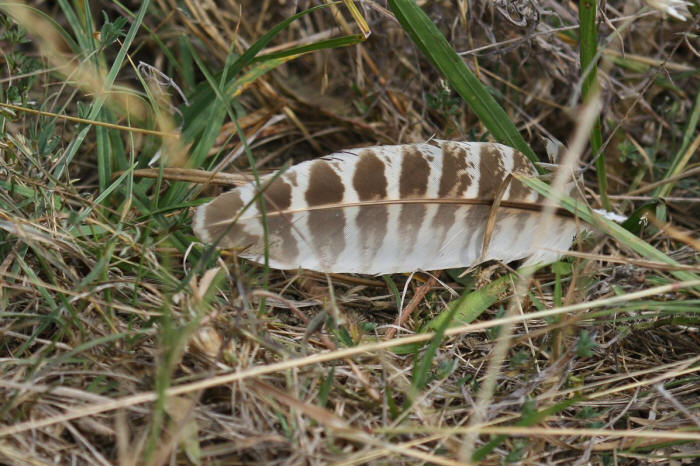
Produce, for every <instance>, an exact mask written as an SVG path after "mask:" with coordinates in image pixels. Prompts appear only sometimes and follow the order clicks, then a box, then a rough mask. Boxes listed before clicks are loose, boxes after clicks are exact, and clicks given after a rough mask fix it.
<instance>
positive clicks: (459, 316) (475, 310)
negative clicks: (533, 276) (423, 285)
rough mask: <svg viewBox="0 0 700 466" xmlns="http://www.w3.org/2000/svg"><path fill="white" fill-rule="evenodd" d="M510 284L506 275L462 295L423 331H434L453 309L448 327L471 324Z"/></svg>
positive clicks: (509, 278) (508, 276) (448, 316)
mask: <svg viewBox="0 0 700 466" xmlns="http://www.w3.org/2000/svg"><path fill="white" fill-rule="evenodd" d="M510 282H511V276H510V274H508V275H504V276H502V277H500V278H498V279H496V280H494V281H492V282H491V283H489V284H487V285H486V286H484V287H482V288H480V289H478V290H475V291H472V292H471V293H464V294H463V295H462V296H460V297H459V298H458V299H456V300H454V301H452V302H450V304H449V305H448V307H447V310H446V311H444V312H442V313H440V314H439V315H438V316H437V317H435V318H434V319H433V320H431V321H430V322H428V324H427V326H426V328H425V329H424V330H425V331H434V330H436V329H438V328H439V327H440V326H441V325H442V324H443V323H444V321H445V320H447V319H448V318H450V314H451V311H452V310H453V308H454V310H455V311H456V312H455V314H454V317H453V318H452V323H451V325H450V326H457V325H465V324H469V323H471V322H473V321H474V319H476V318H477V317H479V316H480V315H481V314H482V313H483V312H484V311H485V310H486V309H488V308H489V307H491V306H492V305H493V304H494V303H495V302H496V301H498V298H499V297H500V296H501V295H502V294H503V293H504V292H505V291H506V290H507V289H508V285H509V284H510Z"/></svg>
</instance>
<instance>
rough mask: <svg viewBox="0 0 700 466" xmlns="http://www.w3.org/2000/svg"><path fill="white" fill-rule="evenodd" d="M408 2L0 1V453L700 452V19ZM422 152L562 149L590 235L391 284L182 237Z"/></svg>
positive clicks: (612, 459)
mask: <svg viewBox="0 0 700 466" xmlns="http://www.w3.org/2000/svg"><path fill="white" fill-rule="evenodd" d="M417 3H418V4H419V5H420V6H418V5H416V3H415V2H414V1H413V0H389V1H388V2H361V3H360V2H357V3H355V2H352V1H351V0H344V1H343V2H337V3H331V2H328V3H326V2H315V1H308V0H302V1H289V2H268V1H263V2H260V1H251V0H243V1H239V2H218V3H215V2H178V1H175V0H156V1H145V2H127V3H126V4H125V3H123V2H116V1H114V2H113V1H107V0H102V1H99V2H68V1H65V0H61V1H59V2H55V3H54V2H38V1H37V2H35V1H28V2H25V3H5V4H2V5H0V50H2V54H0V64H1V65H2V67H1V70H2V71H0V317H1V318H2V319H1V321H2V326H1V327H0V337H1V339H2V340H1V341H2V350H1V351H0V371H1V372H0V397H2V399H4V400H5V401H4V403H3V404H2V408H1V410H0V461H1V462H3V463H8V464H48V463H69V462H70V463H79V464H115V463H117V464H163V463H168V462H179V463H193V464H214V463H224V464H229V463H235V462H241V463H242V462H270V463H273V462H274V463H278V464H306V463H314V464H315V463H327V462H340V463H342V464H360V463H374V462H377V463H384V462H390V463H413V462H430V463H435V464H455V463H457V462H468V461H475V462H478V461H483V462H485V463H487V464H492V463H500V462H531V463H553V462H560V463H565V464H573V463H575V462H576V461H578V462H581V463H588V462H590V463H593V464H636V463H641V462H646V461H648V462H652V461H662V462H670V461H675V462H677V463H678V464H683V463H687V464H690V463H692V462H694V461H697V458H698V456H700V450H698V445H700V414H698V413H699V412H700V409H699V408H700V389H699V388H698V387H700V384H699V383H698V381H699V380H700V378H699V376H698V371H700V357H698V348H699V347H700V341H699V340H698V336H697V335H698V332H697V329H698V326H699V325H700V316H699V315H698V312H699V311H700V267H699V266H698V251H699V250H700V243H699V242H698V240H697V237H698V228H699V227H700V223H699V221H698V219H700V215H698V214H699V213H700V210H699V209H698V207H697V206H698V199H700V195H699V192H700V183H699V182H698V180H699V179H700V178H699V177H698V176H697V174H698V170H700V167H698V160H697V153H698V147H699V145H700V133H699V132H698V120H699V119H700V93H698V88H699V81H700V69H699V68H698V66H697V63H698V50H700V47H699V46H698V43H697V32H698V31H697V28H698V19H697V18H698V5H697V3H696V2H695V3H693V2H689V4H688V5H685V4H684V5H682V8H681V7H680V6H679V2H675V3H674V2H669V3H673V5H667V4H665V2H660V1H658V2H645V3H642V2H623V1H607V2H580V5H579V7H580V8H577V4H576V3H575V2H567V3H561V2H555V1H550V0H531V1H527V2H525V1H513V2H502V1H496V2H490V1H485V0H471V1H470V0H458V1H456V2H442V1H440V2H417ZM680 3H684V2H680ZM647 4H648V5H647ZM668 8H672V9H673V13H675V14H673V13H671V12H670V11H669V10H668ZM664 11H665V12H666V13H669V14H670V15H671V16H664ZM686 13H687V14H686ZM678 16H680V17H681V18H678ZM682 18H686V19H687V20H686V21H682V20H681V19H682ZM370 32H371V34H370ZM434 136H435V137H439V138H451V139H457V140H470V141H481V140H492V141H500V142H504V143H508V144H510V145H512V146H514V147H517V148H518V149H520V150H521V151H522V152H523V153H525V154H527V155H528V156H529V157H531V158H533V159H539V160H542V161H545V159H546V155H545V154H546V146H547V140H559V141H562V142H563V143H564V144H565V145H567V146H568V147H569V149H570V150H562V151H561V152H562V154H560V162H562V163H564V162H566V161H567V160H569V161H573V163H575V164H576V165H577V166H578V167H579V168H581V170H582V175H583V184H582V185H581V189H580V198H581V199H582V200H584V201H585V202H578V203H576V202H575V201H574V200H573V199H570V198H567V199H559V202H560V205H561V206H562V208H564V209H567V210H569V211H571V212H572V213H574V214H575V215H577V216H578V217H579V218H580V219H581V221H582V222H586V223H588V224H591V225H595V227H596V228H593V229H591V231H590V232H588V233H586V234H583V235H580V236H579V237H578V238H577V242H576V245H575V247H574V248H572V251H570V252H569V253H568V254H567V255H566V256H565V257H563V258H562V259H561V260H560V261H559V262H557V263H555V264H552V265H551V266H547V267H544V268H540V269H539V270H537V271H535V272H532V271H523V270H519V271H517V272H515V271H513V270H512V269H510V268H509V267H508V266H507V265H506V264H493V263H492V264H487V265H486V266H482V267H480V268H478V269H476V270H469V271H466V272H467V273H466V274H464V273H463V272H465V271H461V270H457V271H455V270H450V271H437V272H433V273H426V272H418V273H416V274H414V275H411V276H404V275H391V276H384V277H368V276H345V275H338V276H335V275H334V276H327V275H320V274H315V273H311V272H305V271H286V272H283V271H276V270H270V269H266V268H265V267H261V266H259V265H256V264H253V263H250V262H246V261H244V260H241V259H238V258H236V257H235V255H234V254H232V253H231V252H229V251H217V250H214V249H212V248H211V247H208V246H207V245H202V244H198V243H196V242H195V239H194V237H193V235H192V231H191V228H190V223H191V211H192V208H193V207H196V206H197V205H200V204H201V203H203V202H206V201H207V200H208V199H210V198H211V197H212V196H214V195H216V194H218V193H220V192H221V191H223V190H224V189H227V188H226V186H227V185H229V186H230V185H231V184H235V183H238V182H240V180H241V179H250V177H253V178H255V177H257V176H259V174H261V173H264V172H270V171H275V170H278V169H280V168H283V167H285V166H288V165H289V164H290V163H296V162H300V161H303V160H307V159H311V158H314V157H317V156H321V155H325V154H327V153H331V152H334V151H337V150H340V149H343V148H348V147H361V146H368V145H376V144H397V143H414V142H422V141H425V140H427V139H429V138H431V137H434ZM545 180H546V178H543V179H531V180H524V182H527V183H529V184H530V185H531V186H532V187H533V189H537V190H538V191H540V192H541V193H542V194H543V195H546V196H549V197H556V196H555V193H553V192H552V190H551V189H550V187H549V185H548V184H547V182H546V181H545ZM601 207H602V208H606V209H608V210H613V211H615V212H617V213H618V214H623V215H624V216H626V217H627V218H628V220H627V221H626V222H624V223H622V224H616V223H614V222H612V221H608V220H605V219H603V218H602V217H600V216H598V215H597V214H595V212H593V211H592V208H601ZM406 310H410V311H411V312H410V316H408V317H407V318H405V319H401V320H400V319H399V317H398V316H399V314H400V311H402V312H401V313H405V311H406ZM397 325H400V326H401V329H400V330H399V331H398V332H397V331H396V328H397ZM391 335H395V336H394V337H393V338H387V337H388V336H391Z"/></svg>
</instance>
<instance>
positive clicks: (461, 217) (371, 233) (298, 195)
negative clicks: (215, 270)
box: [193, 141, 576, 274]
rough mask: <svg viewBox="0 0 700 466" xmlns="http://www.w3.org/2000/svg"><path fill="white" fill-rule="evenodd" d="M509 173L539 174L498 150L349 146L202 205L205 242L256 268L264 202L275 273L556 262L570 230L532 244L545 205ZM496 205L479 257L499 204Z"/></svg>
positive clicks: (487, 146)
mask: <svg viewBox="0 0 700 466" xmlns="http://www.w3.org/2000/svg"><path fill="white" fill-rule="evenodd" d="M511 172H519V173H525V174H530V175H535V174H536V170H535V167H534V166H533V165H532V163H531V162H530V161H529V160H528V159H527V158H526V157H525V156H524V155H522V154H521V153H520V152H518V151H516V150H514V149H512V148H510V147H507V146H504V145H501V144H496V143H476V142H453V141H435V142H434V143H431V144H409V145H399V146H379V147H367V148H361V149H351V150H346V151H343V152H338V153H335V154H332V155H329V156H326V157H323V158H320V159H317V160H312V161H307V162H303V163H300V164H298V165H295V166H293V167H291V168H290V169H289V170H287V171H286V172H285V173H283V174H282V175H280V176H273V175H269V176H266V177H262V178H261V185H262V186H263V192H262V194H261V193H260V191H259V190H258V188H257V186H256V184H255V183H249V184H246V185H244V186H240V187H238V188H236V189H233V190H231V191H229V192H227V193H224V194H222V195H220V196H219V197H217V198H215V199H214V200H213V201H211V202H209V203H208V204H205V205H203V206H201V207H199V208H198V209H197V211H196V213H195V216H194V221H193V230H194V232H195V234H196V235H197V236H198V237H199V238H200V239H201V240H202V241H203V242H205V243H214V242H217V241H218V243H217V245H218V246H219V247H222V248H242V252H241V253H240V254H239V255H240V256H241V257H244V258H247V259H250V260H253V261H256V262H262V261H263V259H262V258H263V254H264V250H265V244H264V241H263V216H262V215H261V210H260V201H259V199H260V197H263V198H264V200H265V211H266V220H267V225H268V247H269V263H270V266H271V267H274V268H278V269H296V268H305V269H310V270H316V271H321V272H330V273H365V274H384V273H395V272H410V271H415V270H419V269H422V270H438V269H446V268H457V267H467V266H471V265H474V264H475V263H477V262H483V261H486V260H490V259H497V260H501V261H503V262H511V261H514V260H519V259H524V258H528V262H529V263H537V262H542V263H546V262H551V261H553V260H556V258H557V257H558V254H557V252H556V251H561V250H566V249H568V248H569V247H570V245H571V242H572V239H573V237H574V234H575V233H576V223H575V222H574V220H573V219H572V218H570V217H562V216H557V217H556V218H555V219H554V221H553V223H552V228H551V229H550V230H549V231H547V232H546V237H545V238H543V239H542V240H541V241H540V243H539V247H538V248H537V249H533V246H532V244H533V238H534V236H535V235H536V234H537V232H538V226H539V223H540V220H541V216H542V214H541V213H540V212H539V211H538V208H537V207H539V205H540V204H538V203H539V202H540V201H541V198H540V197H539V196H538V195H537V194H536V193H534V192H533V191H531V190H530V189H528V188H526V187H525V186H524V185H522V184H521V183H520V182H518V181H517V180H514V179H513V180H512V181H511V182H510V183H509V184H508V185H507V188H506V189H505V191H504V192H503V194H502V195H500V197H499V193H498V191H499V189H500V188H501V186H502V184H503V181H504V180H505V178H506V177H507V176H508V174H509V173H511ZM497 198H498V199H500V205H499V206H498V208H497V210H496V211H495V212H494V214H495V224H494V226H493V229H492V230H491V234H490V240H489V242H488V246H487V248H486V250H485V251H484V250H483V249H484V248H483V243H484V236H485V234H486V232H487V223H488V219H489V215H490V213H491V212H492V208H491V206H492V204H493V202H494V199H497Z"/></svg>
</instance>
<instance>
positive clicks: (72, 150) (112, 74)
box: [54, 0, 151, 178]
mask: <svg viewBox="0 0 700 466" xmlns="http://www.w3.org/2000/svg"><path fill="white" fill-rule="evenodd" d="M150 3H151V2H150V0H145V1H144V2H143V3H141V7H140V8H139V12H138V14H137V15H136V18H135V19H134V21H133V22H132V23H131V27H130V28H129V32H128V33H127V34H126V37H124V41H123V45H122V47H121V48H120V49H119V52H118V53H117V56H116V57H115V58H114V62H113V63H112V67H111V68H110V70H109V72H108V73H107V76H106V77H105V81H104V86H105V94H103V95H101V96H98V97H97V98H96V99H95V100H94V101H93V102H92V105H91V106H90V112H89V114H88V116H87V119H88V120H96V119H97V116H98V115H99V114H100V110H102V106H103V105H104V103H105V100H106V99H107V91H108V90H109V89H110V88H111V87H112V84H114V80H115V79H116V78H117V74H118V73H119V70H120V69H121V68H122V65H123V64H124V59H125V58H126V53H127V51H128V50H129V47H131V44H132V42H133V41H134V38H135V37H136V32H137V31H138V30H139V28H140V27H141V23H143V18H144V17H145V16H146V11H147V10H148V5H150ZM89 130H90V126H87V127H85V128H83V129H82V130H81V131H80V133H78V135H77V136H76V137H75V139H73V140H72V141H71V143H70V145H69V146H68V148H67V149H66V152H65V154H64V156H63V160H62V163H60V164H58V166H57V167H56V169H55V170H54V176H55V177H56V178H60V177H61V175H62V174H63V172H64V170H65V169H66V167H67V166H68V165H69V164H70V163H71V161H72V160H73V157H75V154H76V153H77V152H78V149H79V148H80V146H81V145H82V143H83V141H84V140H85V137H86V136H87V133H88V131H89Z"/></svg>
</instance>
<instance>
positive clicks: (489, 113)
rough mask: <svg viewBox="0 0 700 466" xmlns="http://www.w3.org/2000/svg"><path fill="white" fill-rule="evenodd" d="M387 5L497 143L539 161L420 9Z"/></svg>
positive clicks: (407, 0)
mask: <svg viewBox="0 0 700 466" xmlns="http://www.w3.org/2000/svg"><path fill="white" fill-rule="evenodd" d="M389 7H390V8H391V11H393V12H394V15H396V18H397V19H398V20H399V22H400V23H401V26H402V27H403V28H404V29H405V30H406V32H408V34H409V35H410V36H411V39H412V40H413V42H414V43H415V44H416V45H417V46H418V48H419V49H420V50H421V51H422V52H423V53H424V54H425V56H426V57H428V59H429V60H430V61H431V62H432V63H433V65H435V67H436V68H437V69H438V70H439V71H440V73H442V75H443V76H444V77H445V79H447V81H448V82H449V83H450V85H451V86H452V87H453V88H454V90H455V91H457V93H458V94H459V95H460V96H462V99H464V101H465V102H466V103H467V105H469V107H470V108H471V109H472V110H473V111H474V113H476V115H477V116H478V117H479V120H481V122H482V123H483V124H484V126H485V127H486V128H487V129H488V130H489V131H490V132H491V134H493V137H494V138H495V139H496V140H497V141H498V142H501V143H503V144H507V145H509V146H511V147H514V148H516V149H518V150H519V151H520V152H522V153H523V154H525V155H526V156H527V158H529V159H530V160H532V161H533V163H534V162H538V161H539V160H538V158H537V156H536V155H535V153H534V152H533V150H532V149H531V148H530V146H529V145H528V143H527V142H525V139H523V137H522V135H521V134H520V132H519V131H518V128H516V126H515V124H513V122H512V121H511V120H510V118H508V114H506V112H505V111H504V110H503V108H501V106H500V105H499V104H498V102H497V101H496V99H494V98H493V96H492V95H491V94H489V92H488V91H487V90H486V87H484V85H483V84H481V82H479V80H478V79H477V77H476V76H474V73H472V72H471V70H470V69H469V68H467V65H465V64H464V61H463V60H462V58H461V57H460V56H459V55H457V52H455V50H454V49H453V48H452V46H451V45H450V44H449V43H448V42H447V39H446V38H445V36H444V35H443V34H442V33H441V32H440V31H439V30H438V28H437V27H436V26H435V25H434V24H433V22H432V21H431V20H430V18H428V16H427V15H426V14H425V13H424V12H423V10H421V9H420V8H419V7H418V5H416V3H415V2H414V1H413V0H389Z"/></svg>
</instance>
